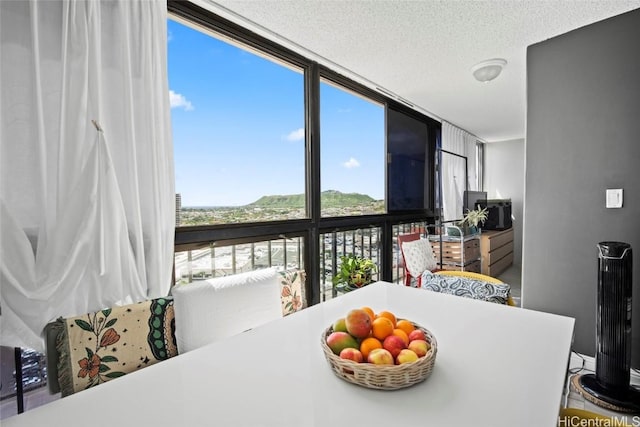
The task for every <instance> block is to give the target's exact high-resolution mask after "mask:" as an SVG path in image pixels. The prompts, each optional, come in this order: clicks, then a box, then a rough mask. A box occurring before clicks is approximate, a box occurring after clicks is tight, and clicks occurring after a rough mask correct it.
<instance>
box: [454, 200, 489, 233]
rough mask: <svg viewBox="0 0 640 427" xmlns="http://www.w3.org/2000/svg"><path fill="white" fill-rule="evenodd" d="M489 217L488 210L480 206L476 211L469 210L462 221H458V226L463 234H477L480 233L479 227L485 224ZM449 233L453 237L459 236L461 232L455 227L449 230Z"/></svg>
mask: <svg viewBox="0 0 640 427" xmlns="http://www.w3.org/2000/svg"><path fill="white" fill-rule="evenodd" d="M488 217H489V213H488V211H487V208H480V206H478V207H477V208H476V209H473V210H467V213H466V214H465V215H464V217H463V218H462V220H461V221H458V224H457V225H458V227H459V228H460V229H461V230H462V231H463V234H475V233H477V232H478V227H479V225H481V224H484V222H485V221H486V220H487V218H488ZM448 233H449V235H452V236H457V235H459V231H458V229H456V228H455V227H452V228H449V230H448Z"/></svg>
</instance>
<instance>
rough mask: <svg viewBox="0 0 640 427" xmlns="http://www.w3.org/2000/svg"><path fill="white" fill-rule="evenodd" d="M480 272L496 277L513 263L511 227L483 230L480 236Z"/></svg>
mask: <svg viewBox="0 0 640 427" xmlns="http://www.w3.org/2000/svg"><path fill="white" fill-rule="evenodd" d="M480 252H481V253H482V274H486V275H487V276H492V277H496V276H498V275H500V274H501V273H502V272H503V271H505V270H506V269H507V268H509V266H510V265H511V264H513V228H509V229H507V230H501V231H493V230H492V231H483V232H482V234H481V237H480Z"/></svg>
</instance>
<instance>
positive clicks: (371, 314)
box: [361, 307, 376, 322]
mask: <svg viewBox="0 0 640 427" xmlns="http://www.w3.org/2000/svg"><path fill="white" fill-rule="evenodd" d="M361 310H364V311H366V312H367V314H368V315H369V317H370V318H371V321H372V322H373V320H374V319H375V318H376V315H375V313H374V312H373V309H372V308H371V307H362V308H361Z"/></svg>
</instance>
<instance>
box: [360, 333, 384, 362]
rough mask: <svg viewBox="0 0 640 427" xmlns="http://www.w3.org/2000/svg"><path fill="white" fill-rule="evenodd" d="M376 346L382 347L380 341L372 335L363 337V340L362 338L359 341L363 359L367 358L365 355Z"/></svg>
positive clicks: (367, 355)
mask: <svg viewBox="0 0 640 427" xmlns="http://www.w3.org/2000/svg"><path fill="white" fill-rule="evenodd" d="M376 348H382V343H381V342H380V340H378V339H376V338H373V337H369V338H365V339H364V340H362V342H361V343H360V353H362V357H363V358H364V360H365V361H366V360H367V357H369V353H371V350H375V349H376Z"/></svg>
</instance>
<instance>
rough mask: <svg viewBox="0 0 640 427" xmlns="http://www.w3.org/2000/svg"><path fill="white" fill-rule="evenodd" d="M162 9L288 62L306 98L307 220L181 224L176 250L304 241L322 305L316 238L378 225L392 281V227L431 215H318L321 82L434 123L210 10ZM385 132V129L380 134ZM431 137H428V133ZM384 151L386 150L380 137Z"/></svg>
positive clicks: (172, 5)
mask: <svg viewBox="0 0 640 427" xmlns="http://www.w3.org/2000/svg"><path fill="white" fill-rule="evenodd" d="M167 8H168V12H169V15H170V16H171V18H176V19H178V20H179V21H181V22H185V21H186V22H189V24H188V25H196V26H199V27H202V28H203V29H205V30H206V31H213V32H216V33H219V34H221V35H222V36H223V37H227V38H230V39H233V40H238V41H239V42H240V43H242V44H244V45H246V46H248V47H249V48H251V49H254V50H256V51H264V52H266V54H268V55H269V56H272V57H275V58H278V59H279V60H282V61H284V62H289V63H291V64H292V65H295V66H297V67H299V68H300V69H302V70H303V73H304V98H305V102H304V105H305V112H304V117H305V169H306V172H305V195H306V197H305V200H306V211H307V214H308V216H309V217H308V218H305V219H291V220H278V221H265V222H253V223H236V224H212V225H201V226H181V227H177V228H176V231H175V251H176V252H179V251H184V250H192V249H201V248H204V247H208V246H209V245H210V244H211V243H212V242H215V243H216V244H219V245H225V244H240V243H250V242H252V241H253V242H255V241H261V240H267V239H270V238H282V237H283V236H286V237H299V236H302V237H303V238H304V255H303V260H304V265H305V269H306V272H307V281H306V284H305V286H306V296H307V302H308V304H309V305H312V304H317V303H319V302H320V301H321V295H320V284H319V278H320V249H319V237H320V235H321V234H324V233H329V232H333V231H344V230H353V229H359V228H367V227H380V229H381V230H382V239H381V242H380V243H381V245H382V251H381V260H380V263H381V265H380V272H379V278H380V280H385V281H392V274H393V227H394V226H395V225H398V224H403V223H410V222H421V221H426V222H429V223H434V222H435V220H436V215H435V214H434V212H433V211H431V210H429V209H424V210H421V211H415V212H400V213H392V214H389V213H388V212H387V213H385V214H377V215H362V216H345V217H322V216H321V211H320V209H321V206H320V144H319V142H320V137H321V135H320V79H321V78H322V79H325V80H329V81H331V82H333V83H334V84H337V85H339V86H342V87H344V88H345V89H347V90H350V91H353V92H356V93H357V94H359V95H361V96H363V97H365V98H368V99H371V100H372V101H375V102H378V103H380V104H382V105H383V106H384V108H385V129H386V116H387V114H386V109H387V108H389V107H390V106H392V107H393V108H394V109H395V110H397V111H402V112H404V113H406V114H409V115H411V116H412V117H414V118H418V119H419V120H421V121H425V122H427V123H430V124H431V125H433V124H435V125H436V126H438V127H440V123H439V122H437V121H436V120H434V119H432V118H430V117H427V116H424V115H422V114H421V113H419V112H417V111H415V110H413V109H410V108H408V107H407V106H405V105H403V104H401V103H399V102H396V101H395V100H393V99H391V98H389V97H387V96H385V95H383V94H381V93H379V92H377V91H374V90H372V89H370V88H368V87H366V86H363V85H361V84H359V83H357V82H355V81H353V80H351V79H349V78H347V77H345V76H343V75H341V74H339V73H337V72H334V71H332V70H330V69H329V68H327V67H325V66H323V65H320V64H318V63H317V62H315V61H312V60H309V59H307V58H304V57H302V56H301V55H298V54H297V53H295V52H293V51H291V50H289V49H287V48H285V47H283V46H280V45H278V44H277V43H274V42H273V41H271V40H268V39H266V38H264V37H262V36H259V35H257V34H255V33H254V32H252V31H250V30H248V29H246V28H244V27H242V26H240V25H238V24H235V23H233V22H231V21H229V20H227V19H224V18H222V17H220V16H218V15H216V14H214V13H213V12H210V11H208V10H205V9H203V8H201V7H200V6H197V5H195V4H193V3H191V2H185V1H178V0H168V2H167ZM385 133H386V131H385ZM430 135H431V133H430ZM429 139H430V141H429V150H430V151H432V153H431V156H430V158H431V164H430V170H431V171H432V174H433V175H434V176H435V169H434V164H433V161H434V158H435V137H434V138H433V141H431V136H430V138H429ZM384 149H385V153H386V151H387V143H386V135H385V147H384ZM386 175H387V172H386V164H385V189H384V191H385V197H386V195H387V193H388V188H387V187H388V183H387V176H386ZM434 182H435V181H434V177H432V179H431V184H432V185H431V189H430V190H431V191H430V197H431V199H432V200H431V204H430V205H431V206H434V200H433V198H434V194H435V187H434V185H433V183H434Z"/></svg>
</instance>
